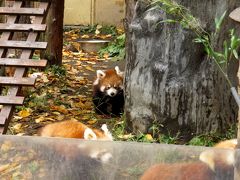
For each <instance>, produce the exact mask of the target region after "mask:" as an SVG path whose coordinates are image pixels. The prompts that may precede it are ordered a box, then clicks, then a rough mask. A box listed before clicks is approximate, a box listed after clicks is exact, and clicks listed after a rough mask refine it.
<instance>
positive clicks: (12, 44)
mask: <svg viewBox="0 0 240 180" xmlns="http://www.w3.org/2000/svg"><path fill="white" fill-rule="evenodd" d="M46 47H47V42H29V41H1V40H0V48H12V49H14V48H16V49H46Z"/></svg>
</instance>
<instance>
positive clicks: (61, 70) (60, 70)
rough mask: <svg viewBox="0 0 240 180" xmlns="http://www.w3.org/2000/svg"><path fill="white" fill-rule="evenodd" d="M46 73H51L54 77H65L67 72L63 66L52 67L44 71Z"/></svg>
mask: <svg viewBox="0 0 240 180" xmlns="http://www.w3.org/2000/svg"><path fill="white" fill-rule="evenodd" d="M46 72H51V73H53V74H54V75H55V76H58V77H61V76H66V74H67V70H66V69H65V68H64V67H63V66H57V65H52V66H50V67H48V68H47V69H46Z"/></svg>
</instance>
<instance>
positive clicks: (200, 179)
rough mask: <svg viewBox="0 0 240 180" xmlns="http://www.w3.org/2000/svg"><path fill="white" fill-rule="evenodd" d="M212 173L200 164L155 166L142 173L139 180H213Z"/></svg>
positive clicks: (204, 165)
mask: <svg viewBox="0 0 240 180" xmlns="http://www.w3.org/2000/svg"><path fill="white" fill-rule="evenodd" d="M213 179H214V173H213V172H212V171H211V169H210V168H209V167H208V166H207V165H206V164H204V163H202V162H196V163H174V164H164V163H162V164H157V165H154V166H152V167H150V168H149V169H148V170H147V171H146V172H144V174H143V176H142V177H141V180H213Z"/></svg>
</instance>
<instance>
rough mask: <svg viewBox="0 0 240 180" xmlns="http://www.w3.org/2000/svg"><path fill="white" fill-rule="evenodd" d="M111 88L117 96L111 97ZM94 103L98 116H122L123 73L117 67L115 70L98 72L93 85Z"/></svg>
mask: <svg viewBox="0 0 240 180" xmlns="http://www.w3.org/2000/svg"><path fill="white" fill-rule="evenodd" d="M109 88H112V89H114V92H115V94H114V95H113V96H111V95H109V94H108V93H107V91H108V90H109ZM93 103H94V107H95V110H96V112H97V113H98V114H113V115H120V114H121V113H123V106H124V93H123V73H122V72H121V71H120V70H119V68H118V67H117V66H116V67H115V69H109V70H105V71H102V70H98V71H97V77H96V79H95V81H94V83H93Z"/></svg>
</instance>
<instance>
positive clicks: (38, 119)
mask: <svg viewBox="0 0 240 180" xmlns="http://www.w3.org/2000/svg"><path fill="white" fill-rule="evenodd" d="M44 120H45V118H44V117H43V116H41V117H39V118H37V119H35V122H36V123H40V122H43V121H44Z"/></svg>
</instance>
